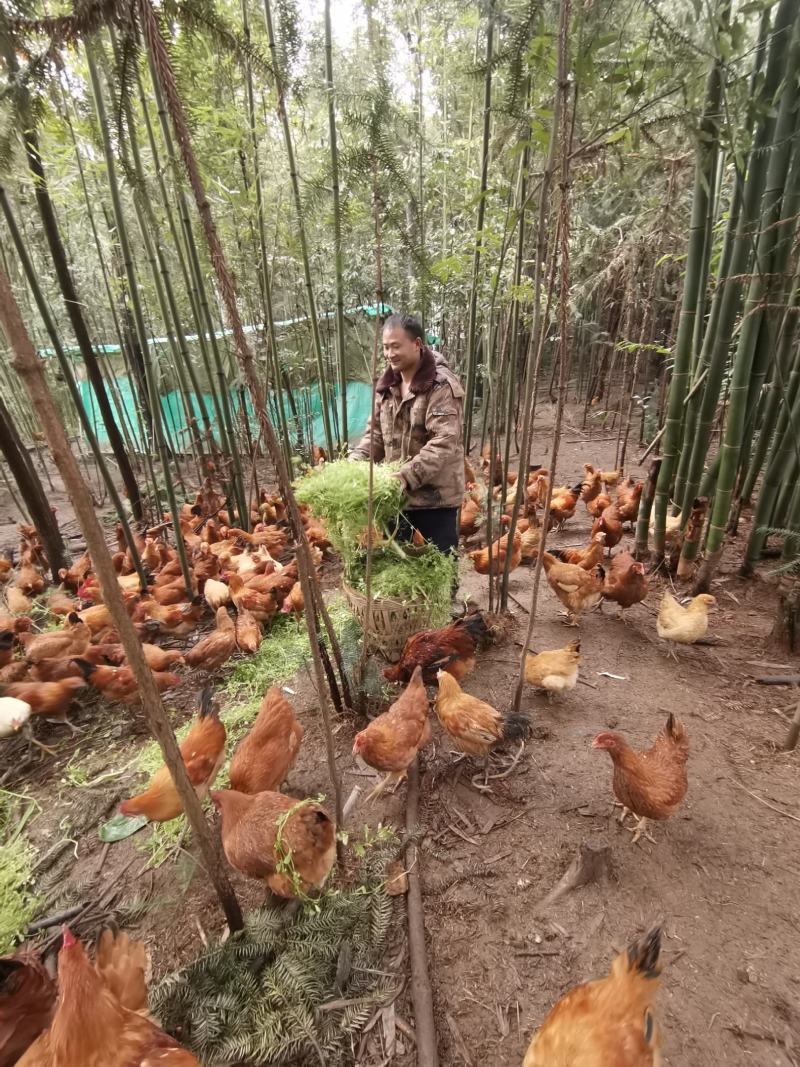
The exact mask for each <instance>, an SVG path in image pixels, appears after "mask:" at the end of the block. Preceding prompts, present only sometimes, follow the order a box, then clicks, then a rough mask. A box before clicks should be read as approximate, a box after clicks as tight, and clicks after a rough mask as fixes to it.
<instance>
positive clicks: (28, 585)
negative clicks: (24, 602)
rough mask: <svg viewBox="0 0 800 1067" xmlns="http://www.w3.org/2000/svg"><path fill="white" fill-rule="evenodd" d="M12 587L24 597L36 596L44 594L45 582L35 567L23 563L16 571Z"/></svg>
mask: <svg viewBox="0 0 800 1067" xmlns="http://www.w3.org/2000/svg"><path fill="white" fill-rule="evenodd" d="M14 587H15V588H16V589H18V590H19V591H20V593H23V594H24V595H25V596H38V595H39V593H43V592H44V587H45V580H44V577H43V575H42V574H41V572H40V571H38V570H37V569H36V567H34V566H33V565H32V564H30V563H23V564H22V565H21V566H20V568H19V570H18V571H17V577H16V579H15V581H14ZM9 591H10V590H9Z"/></svg>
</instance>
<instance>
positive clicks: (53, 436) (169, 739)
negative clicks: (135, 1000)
mask: <svg viewBox="0 0 800 1067" xmlns="http://www.w3.org/2000/svg"><path fill="white" fill-rule="evenodd" d="M0 326H1V327H2V329H3V332H4V333H5V335H6V338H7V339H8V343H9V346H10V347H11V350H12V352H13V353H14V359H13V362H12V366H13V367H14V369H15V370H16V371H17V373H18V374H19V376H20V378H21V379H22V381H23V384H24V385H25V389H26V391H27V393H28V396H29V398H30V401H31V405H32V406H33V408H34V410H35V411H36V413H37V415H38V416H39V419H40V421H41V424H42V426H43V427H44V432H45V435H46V437H47V442H48V444H49V446H50V451H51V453H52V455H53V460H54V461H55V464H56V467H57V468H58V470H59V472H60V474H61V477H62V478H63V480H64V485H65V487H66V488H67V491H68V492H69V494H70V498H71V500H72V505H73V507H74V508H75V514H76V516H77V518H78V522H79V523H80V526H81V530H82V532H83V535H84V537H85V539H86V547H87V549H88V550H89V554H90V555H91V557H92V564H93V566H94V569H95V573H96V574H97V577H98V579H99V581H100V588H101V590H102V593H103V602H104V604H105V605H106V606H107V607H108V610H109V613H110V615H111V619H112V622H113V623H114V626H115V627H116V628H117V632H118V633H119V639H120V643H121V644H122V647H123V648H124V650H125V655H126V657H127V660H128V665H129V667H130V669H131V672H132V673H133V676H134V678H135V679H136V682H137V685H138V689H139V693H140V695H141V700H142V711H143V713H144V717H145V719H146V721H147V725H148V727H149V729H150V732H151V733H152V734H153V736H154V737H155V738H156V740H157V741H158V743H159V746H160V748H161V752H162V754H163V756H164V762H165V764H166V765H167V768H168V770H169V773H170V774H171V775H172V779H173V781H174V783H175V787H176V789H177V790H178V795H179V796H180V798H181V803H182V804H183V808H184V811H185V812H186V816H187V818H188V820H189V824H190V825H191V827H192V830H193V831H194V833H195V836H196V839H197V842H198V844H199V846H200V850H201V852H202V855H203V859H204V861H205V866H206V870H207V872H208V876H209V878H210V879H211V881H212V882H213V884H214V888H215V889H216V892H217V895H218V897H219V900H220V904H221V905H222V909H223V911H224V912H225V916H226V918H227V920H228V926H229V927H230V929H231V931H232V932H233V931H236V930H240V929H241V928H242V926H243V925H244V923H243V919H242V913H241V909H240V907H239V902H238V900H237V899H236V895H235V893H234V891H233V888H232V886H231V884H230V882H229V881H228V876H227V873H226V861H225V858H224V856H223V854H222V848H221V843H220V840H219V838H218V837H217V836H216V835H215V834H213V833H212V832H211V829H210V827H209V825H208V823H207V822H206V818H205V815H204V814H203V807H202V805H201V803H200V800H199V798H198V796H197V793H196V792H195V791H194V787H193V786H192V783H191V782H190V780H189V775H188V774H187V772H186V765H185V764H184V762H183V758H182V756H181V753H180V749H179V748H178V743H177V741H176V740H175V734H174V733H173V732H172V727H171V726H170V724H169V719H168V718H167V715H166V712H165V710H164V705H163V704H162V702H161V694H160V693H159V691H158V689H157V688H156V685H155V680H154V678H153V674H152V672H151V670H150V668H149V667H148V666H147V661H146V660H145V658H144V652H143V651H142V645H141V642H140V641H139V638H138V636H137V634H136V631H135V630H134V628H133V623H132V621H131V618H130V616H129V615H128V611H127V608H126V606H125V601H124V600H123V598H122V591H121V589H120V587H119V582H118V581H117V572H116V570H115V569H114V564H113V561H112V559H111V554H110V553H109V551H108V548H107V546H106V542H105V535H104V533H103V528H102V526H101V525H100V520H99V519H98V517H97V515H96V513H95V509H94V504H93V502H92V495H91V493H90V492H89V488H88V486H87V485H86V483H85V482H84V480H83V477H82V475H81V472H80V468H79V467H78V463H77V461H76V459H75V457H74V456H73V454H72V451H71V449H70V446H69V440H68V439H67V435H66V431H65V430H64V424H63V422H62V421H61V416H60V415H59V413H58V409H57V408H56V405H55V402H54V401H53V398H52V395H51V394H50V390H49V388H48V385H47V380H46V378H45V375H44V370H43V369H42V365H41V361H40V360H39V358H38V357H37V355H36V351H35V349H34V347H33V344H32V342H31V340H30V337H29V336H28V333H27V331H26V329H25V325H24V323H23V322H22V317H21V316H20V313H19V308H18V307H17V304H16V301H15V300H14V296H13V293H12V292H11V286H10V285H9V282H8V278H7V276H6V274H5V272H4V271H2V270H0Z"/></svg>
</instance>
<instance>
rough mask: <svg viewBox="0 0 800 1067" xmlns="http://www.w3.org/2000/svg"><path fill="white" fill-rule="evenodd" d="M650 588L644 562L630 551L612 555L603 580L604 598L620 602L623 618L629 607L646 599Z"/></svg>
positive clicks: (616, 602)
mask: <svg viewBox="0 0 800 1067" xmlns="http://www.w3.org/2000/svg"><path fill="white" fill-rule="evenodd" d="M649 588H650V583H649V582H648V581H647V578H646V577H645V573H644V564H643V563H638V562H637V561H636V560H635V559H634V558H633V556H632V555H631V554H630V552H618V553H617V554H616V556H612V557H611V559H610V560H609V563H608V569H607V570H606V576H605V578H604V580H603V599H604V600H613V601H614V603H615V604H619V606H620V608H621V609H622V612H621V618H622V619H624V618H625V611H626V609H627V608H630V607H633V605H634V604H640V603H641V602H642V601H643V600H644V598H645V597H646V596H647V592H648V590H649Z"/></svg>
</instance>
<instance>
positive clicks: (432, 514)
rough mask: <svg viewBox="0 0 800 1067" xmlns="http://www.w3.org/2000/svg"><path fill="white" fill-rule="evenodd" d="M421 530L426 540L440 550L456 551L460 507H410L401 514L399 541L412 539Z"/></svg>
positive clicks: (398, 530) (397, 535)
mask: <svg viewBox="0 0 800 1067" xmlns="http://www.w3.org/2000/svg"><path fill="white" fill-rule="evenodd" d="M414 530H419V532H420V533H421V534H422V536H423V537H424V538H425V540H426V541H430V542H431V544H434V545H436V547H437V548H438V549H439V551H440V552H455V551H456V550H457V548H458V508H409V509H408V510H407V511H405V512H403V514H402V515H401V516H400V523H399V525H398V528H397V534H396V535H395V536H396V537H397V540H398V541H410V540H411V538H412V537H413V535H414Z"/></svg>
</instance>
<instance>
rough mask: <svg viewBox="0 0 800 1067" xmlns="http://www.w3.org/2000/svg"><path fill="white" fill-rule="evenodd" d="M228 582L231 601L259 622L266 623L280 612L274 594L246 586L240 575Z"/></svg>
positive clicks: (231, 577)
mask: <svg viewBox="0 0 800 1067" xmlns="http://www.w3.org/2000/svg"><path fill="white" fill-rule="evenodd" d="M270 577H271V576H270ZM228 581H229V584H230V590H231V599H232V600H233V603H234V604H235V605H236V608H237V610H238V611H249V612H250V614H251V615H252V616H253V618H255V619H256V620H257V621H258V622H266V621H267V619H270V618H272V616H273V615H274V614H275V612H276V611H277V610H278V604H277V601H276V600H275V597H274V596H273V595H272V593H265V592H261V591H260V590H259V589H257V588H254V587H251V586H248V585H245V583H244V580H243V579H242V578H241V576H240V575H238V574H231V576H230V578H229V579H228ZM293 584H294V583H293ZM285 595H286V594H284V596H285ZM281 599H282V598H281Z"/></svg>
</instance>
